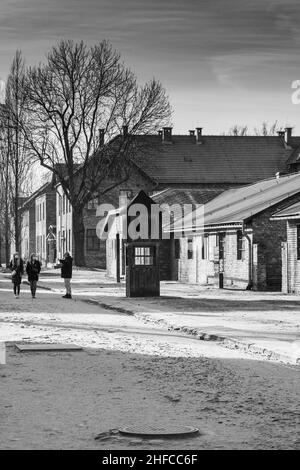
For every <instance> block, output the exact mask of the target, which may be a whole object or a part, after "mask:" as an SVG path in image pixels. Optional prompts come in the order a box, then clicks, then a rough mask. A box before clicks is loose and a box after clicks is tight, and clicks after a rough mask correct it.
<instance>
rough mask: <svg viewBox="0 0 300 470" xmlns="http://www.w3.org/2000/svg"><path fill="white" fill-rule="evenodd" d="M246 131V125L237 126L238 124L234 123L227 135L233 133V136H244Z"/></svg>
mask: <svg viewBox="0 0 300 470" xmlns="http://www.w3.org/2000/svg"><path fill="white" fill-rule="evenodd" d="M247 133H248V126H239V125H238V124H235V125H234V126H232V127H231V128H230V129H229V132H228V135H233V136H236V137H237V136H245V135H247Z"/></svg>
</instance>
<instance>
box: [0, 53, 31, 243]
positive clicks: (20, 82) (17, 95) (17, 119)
mask: <svg viewBox="0 0 300 470" xmlns="http://www.w3.org/2000/svg"><path fill="white" fill-rule="evenodd" d="M24 72H25V64H24V60H23V58H22V54H21V52H20V51H17V52H16V54H15V57H14V59H13V62H12V65H11V69H10V73H9V76H8V79H7V83H6V88H5V105H4V106H3V107H2V116H1V117H2V122H3V125H4V126H5V136H6V153H4V154H6V156H7V157H6V158H7V161H6V162H5V168H6V175H7V184H8V185H9V187H8V188H7V191H9V190H10V192H8V194H7V195H6V204H11V205H12V215H13V219H14V230H13V238H14V242H15V249H16V250H17V251H19V250H20V243H21V222H20V213H19V206H20V203H21V201H22V197H23V196H25V195H26V194H28V193H29V192H30V191H31V183H32V177H31V163H30V160H29V158H28V152H27V149H26V146H25V145H24V142H25V141H24V135H23V133H22V131H21V125H20V123H21V122H23V121H24V104H25V95H24V91H25V88H24V79H25V75H24ZM8 212H9V211H8V210H6V214H7V213H8ZM6 216H7V215H6ZM6 230H7V226H6Z"/></svg>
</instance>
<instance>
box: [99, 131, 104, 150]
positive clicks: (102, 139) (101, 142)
mask: <svg viewBox="0 0 300 470" xmlns="http://www.w3.org/2000/svg"><path fill="white" fill-rule="evenodd" d="M104 132H105V129H99V147H103V145H104Z"/></svg>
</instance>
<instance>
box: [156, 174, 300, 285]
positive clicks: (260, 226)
mask: <svg viewBox="0 0 300 470" xmlns="http://www.w3.org/2000/svg"><path fill="white" fill-rule="evenodd" d="M296 201H300V173H296V174H291V175H287V176H283V177H277V178H272V179H268V180H263V181H260V182H258V183H255V184H252V185H249V186H245V187H242V188H237V189H231V190H227V191H225V192H223V193H222V194H221V195H219V196H217V197H216V198H214V199H212V200H211V201H210V202H208V203H206V204H204V206H203V209H202V210H203V215H204V217H203V219H202V222H201V223H199V224H198V225H197V224H195V223H194V218H195V214H193V215H192V214H190V216H188V217H187V218H186V219H185V220H184V222H185V225H184V230H185V233H184V235H185V236H184V237H182V236H181V233H182V227H183V225H182V220H176V221H175V222H174V223H173V224H171V226H170V227H169V228H165V230H166V231H167V232H171V233H173V235H176V234H177V235H179V236H180V240H179V243H180V249H178V279H179V280H180V281H183V282H191V283H199V284H203V285H205V284H213V285H216V286H219V287H223V286H224V287H225V286H228V287H230V286H235V287H240V288H253V289H256V290H281V272H282V253H281V247H282V243H284V242H286V241H287V234H286V228H285V222H283V221H275V220H274V218H273V217H274V213H277V212H278V211H281V210H282V209H283V208H285V207H286V206H288V205H290V204H291V203H292V202H296Z"/></svg>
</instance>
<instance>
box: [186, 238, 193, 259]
mask: <svg viewBox="0 0 300 470" xmlns="http://www.w3.org/2000/svg"><path fill="white" fill-rule="evenodd" d="M187 254H188V259H193V256H194V253H193V239H192V238H188V252H187Z"/></svg>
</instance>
